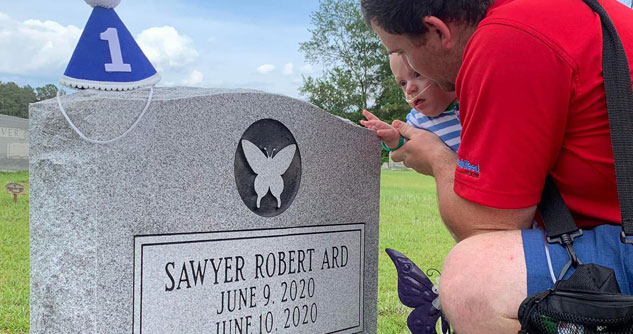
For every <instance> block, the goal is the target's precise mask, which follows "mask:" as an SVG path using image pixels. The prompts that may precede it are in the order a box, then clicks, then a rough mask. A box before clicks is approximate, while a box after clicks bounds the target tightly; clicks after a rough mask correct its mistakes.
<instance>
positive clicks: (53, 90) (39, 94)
mask: <svg viewBox="0 0 633 334" xmlns="http://www.w3.org/2000/svg"><path fill="white" fill-rule="evenodd" d="M35 92H36V98H37V101H44V100H48V99H51V98H54V97H55V96H57V86H55V85H53V84H48V85H45V86H43V87H37V88H35ZM62 92H63V91H62Z"/></svg>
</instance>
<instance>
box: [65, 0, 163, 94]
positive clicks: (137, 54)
mask: <svg viewBox="0 0 633 334" xmlns="http://www.w3.org/2000/svg"><path fill="white" fill-rule="evenodd" d="M119 1H120V0H86V2H88V3H89V4H90V5H92V6H94V9H93V10H92V14H91V15H90V18H89V19H88V23H86V27H85V28H84V31H83V33H82V35H81V37H80V38H79V43H77V47H76V48H75V52H73V55H72V57H71V59H70V62H69V63H68V67H66V71H65V72H64V75H63V76H62V77H61V79H60V80H59V82H60V83H61V84H62V85H64V86H67V87H70V88H80V89H81V88H94V89H102V90H129V89H135V88H138V87H143V86H153V85H155V84H156V83H157V82H158V81H160V75H159V74H158V73H157V72H156V69H155V68H154V66H152V63H150V61H149V60H148V59H147V57H146V56H145V54H144V53H143V51H142V50H141V48H140V47H139V46H138V44H136V41H135V40H134V37H132V34H130V32H129V31H128V30H127V28H126V27H125V25H124V24H123V22H122V21H121V19H120V18H119V16H118V15H117V14H116V12H115V11H114V7H115V6H116V5H117V4H118V3H119Z"/></svg>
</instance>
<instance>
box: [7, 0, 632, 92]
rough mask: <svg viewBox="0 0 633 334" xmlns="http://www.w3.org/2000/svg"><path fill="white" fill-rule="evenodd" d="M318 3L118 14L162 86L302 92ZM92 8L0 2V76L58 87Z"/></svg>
mask: <svg viewBox="0 0 633 334" xmlns="http://www.w3.org/2000/svg"><path fill="white" fill-rule="evenodd" d="M579 1H580V0H579ZM621 1H622V2H623V3H625V4H627V5H629V4H630V3H631V0H621ZM318 7H319V1H318V0H265V1H262V0H257V1H253V0H236V1H230V0H208V1H202V0H122V1H121V4H120V5H119V6H118V7H117V8H116V11H117V13H118V14H119V16H120V17H121V19H122V20H123V22H124V23H125V24H126V25H127V27H128V29H129V30H130V31H131V33H132V34H133V35H134V36H135V38H136V39H137V42H138V43H139V44H140V46H141V47H142V48H143V50H144V51H145V53H146V54H147V55H148V57H149V58H150V60H151V61H152V62H153V63H154V65H155V66H156V67H157V69H158V70H159V72H160V73H161V75H162V78H163V79H162V81H161V82H160V83H159V85H167V86H176V85H186V86H200V87H220V88H251V89H258V90H264V91H268V92H273V93H281V94H285V95H289V96H292V97H299V95H298V91H297V89H298V87H300V85H301V83H302V80H301V76H302V75H314V76H319V74H320V67H319V66H311V65H310V64H307V63H306V62H305V59H304V57H303V54H301V53H300V52H299V51H298V49H299V43H300V42H305V41H307V40H308V39H309V38H310V33H309V32H308V28H309V27H310V14H311V13H313V12H315V11H316V10H318ZM91 10H92V8H91V7H90V6H89V5H87V4H86V3H85V2H84V1H82V0H58V1H51V0H0V81H3V82H7V81H15V82H17V83H18V84H20V85H25V84H29V85H31V86H33V87H36V86H42V85H44V84H47V83H56V84H57V82H58V79H59V76H60V75H61V74H62V73H63V72H64V70H65V68H66V64H67V63H68V61H69V60H70V56H71V54H72V51H73V50H74V47H75V45H76V43H77V40H78V39H79V36H80V34H81V30H82V29H83V27H84V25H85V23H86V21H87V19H88V17H89V16H90V12H91Z"/></svg>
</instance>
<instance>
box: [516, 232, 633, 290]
mask: <svg viewBox="0 0 633 334" xmlns="http://www.w3.org/2000/svg"><path fill="white" fill-rule="evenodd" d="M620 232H622V227H620V226H619V225H616V226H614V225H601V226H598V227H596V228H595V229H593V230H583V235H582V236H580V237H578V238H576V239H574V250H575V251H576V254H577V255H578V259H579V260H580V262H582V263H595V264H599V265H602V266H605V267H609V268H612V269H614V270H615V276H616V278H617V280H618V283H619V284H620V290H621V291H622V293H623V294H627V295H633V245H630V244H623V243H622V242H620ZM522 236H523V251H524V252H525V264H526V266H527V289H528V291H527V293H528V296H531V295H533V294H536V293H539V292H543V291H545V290H547V289H549V288H552V287H553V286H554V280H555V279H556V278H558V275H560V273H561V271H562V269H563V267H564V266H565V264H567V262H569V255H567V251H566V250H565V248H564V247H563V246H562V245H560V244H548V243H547V242H546V241H545V233H544V231H543V230H542V229H533V230H523V231H522ZM548 253H549V258H551V267H550V264H549V263H550V262H549V261H548ZM573 271H574V269H573V267H572V268H570V270H569V271H568V272H567V274H566V275H565V278H568V277H569V276H570V275H571V273H572V272H573Z"/></svg>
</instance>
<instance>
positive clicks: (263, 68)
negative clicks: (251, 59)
mask: <svg viewBox="0 0 633 334" xmlns="http://www.w3.org/2000/svg"><path fill="white" fill-rule="evenodd" d="M274 70H275V65H272V64H264V65H262V66H260V67H258V68H257V73H260V74H268V73H270V72H272V71H274Z"/></svg>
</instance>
